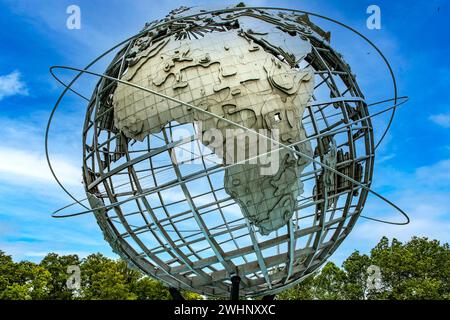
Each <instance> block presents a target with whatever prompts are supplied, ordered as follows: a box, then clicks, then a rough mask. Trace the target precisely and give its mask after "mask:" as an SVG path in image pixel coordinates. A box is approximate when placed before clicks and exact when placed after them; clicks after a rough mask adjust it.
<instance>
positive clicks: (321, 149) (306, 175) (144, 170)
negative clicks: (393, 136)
mask: <svg viewBox="0 0 450 320" xmlns="http://www.w3.org/2000/svg"><path fill="white" fill-rule="evenodd" d="M243 18H246V19H249V18H250V19H254V20H255V21H258V22H259V23H265V24H270V25H272V26H275V27H276V28H278V29H279V30H281V31H282V32H284V33H285V34H286V37H289V38H292V39H294V38H296V37H298V38H301V39H303V40H306V41H308V42H309V43H310V44H311V48H312V49H311V51H310V52H309V53H308V54H307V55H306V56H305V57H304V61H303V63H306V66H309V67H312V68H313V70H314V80H315V82H314V93H313V95H312V97H311V100H310V101H309V102H308V104H307V106H306V109H305V112H304V114H303V117H302V120H301V121H302V125H303V127H304V129H305V131H306V139H305V140H307V141H309V142H310V143H311V146H312V150H313V154H312V155H311V158H312V161H311V162H310V163H309V165H308V166H307V167H306V168H305V169H304V170H303V171H302V172H301V175H300V180H301V182H302V183H303V186H304V190H303V193H302V194H300V195H299V196H298V197H297V199H296V206H295V211H294V214H293V215H292V218H291V219H290V220H289V222H288V223H286V225H285V226H284V227H282V228H280V229H278V230H276V231H274V232H271V233H270V234H268V235H261V234H260V233H259V232H258V230H257V228H256V227H255V226H254V225H252V224H251V223H249V221H248V219H246V218H245V216H244V215H242V213H241V210H240V207H239V206H238V205H237V203H236V201H235V199H233V198H232V197H231V196H230V195H229V194H227V192H225V187H224V183H223V179H224V170H225V169H226V167H227V165H225V164H223V163H220V161H217V157H216V156H215V155H214V153H213V152H212V151H211V150H208V149H205V148H202V143H201V141H200V140H199V139H198V135H197V132H196V130H197V127H196V126H195V125H194V124H193V123H191V124H190V123H183V124H180V123H178V122H176V121H172V122H170V123H168V124H167V125H165V126H164V127H163V128H162V130H161V131H160V132H159V133H152V134H149V135H147V136H146V137H145V138H144V139H143V140H142V141H138V140H135V139H129V138H127V137H126V136H125V135H124V133H123V132H122V131H120V130H118V129H117V128H116V126H115V122H114V103H113V100H114V92H115V90H116V88H117V85H118V83H122V84H125V85H130V86H133V84H132V83H129V82H126V81H124V80H123V76H124V74H125V73H126V70H127V68H128V66H129V64H130V63H133V58H135V57H136V52H135V51H136V50H137V52H139V50H142V48H145V46H148V45H149V44H150V45H151V43H153V42H154V41H155V40H157V39H163V38H165V37H175V38H178V39H186V38H189V39H192V40H193V41H195V39H196V38H197V37H202V36H204V34H205V33H214V32H227V31H229V30H232V29H239V28H241V25H240V24H239V21H240V19H243ZM241 31H242V32H246V31H247V35H251V32H248V30H241ZM253 41H254V42H255V43H256V45H257V46H259V47H261V48H262V50H265V51H267V52H269V53H270V54H272V55H273V56H274V57H276V59H279V60H280V61H282V62H283V63H286V64H288V65H289V66H290V67H291V68H299V65H298V64H297V63H298V61H296V60H295V59H292V55H290V54H289V53H288V52H285V51H283V50H282V49H280V47H276V46H272V45H271V44H270V43H267V42H264V41H258V39H257V38H256V37H255V38H254V39H253ZM136 48H137V49H136ZM303 67H304V66H303ZM68 69H70V68H68ZM72 70H78V69H75V68H73V69H72ZM80 71H81V72H86V73H88V74H89V73H90V74H94V75H96V74H95V73H93V72H89V71H86V70H83V71H82V70H80ZM99 76H101V79H100V81H99V82H98V84H97V86H96V88H95V90H94V92H93V95H92V97H91V99H89V104H88V108H87V113H86V118H85V123H84V129H83V145H84V149H83V177H84V185H85V189H86V193H87V196H88V200H89V204H90V206H91V208H92V212H94V214H95V217H96V219H97V221H98V224H99V226H100V228H101V230H102V231H103V233H104V236H105V239H106V240H107V241H108V242H109V244H110V245H111V247H112V248H113V250H114V251H115V252H116V253H117V254H119V255H120V256H121V257H122V258H124V259H125V260H126V261H127V262H128V263H129V264H130V265H131V266H133V267H134V268H136V269H138V270H141V271H142V272H144V273H145V274H147V275H149V276H151V277H153V278H156V279H158V280H161V281H162V282H163V283H165V284H166V285H168V286H170V287H173V288H178V289H186V290H191V291H195V292H198V293H201V294H204V295H208V296H228V295H229V294H230V292H231V290H232V283H231V280H230V278H231V277H232V276H233V275H238V276H239V277H240V279H241V283H240V295H242V296H247V297H253V296H261V295H269V294H275V293H277V292H280V291H282V290H284V289H286V288H288V287H290V286H292V285H294V284H296V283H299V282H300V281H302V280H303V279H304V278H305V277H307V276H308V275H310V274H311V273H312V272H314V271H315V270H317V269H318V268H319V267H320V266H321V265H322V264H323V263H324V262H325V261H326V260H327V258H329V257H330V256H331V255H332V254H333V252H334V251H335V250H336V249H337V248H338V247H339V245H340V244H341V243H342V241H343V240H344V239H345V238H346V236H347V235H348V234H349V233H350V231H351V230H352V228H353V226H354V225H355V223H356V221H357V219H358V218H359V217H360V216H361V212H362V209H363V207H364V204H365V201H366V199H367V196H368V193H369V191H370V185H371V182H372V174H373V166H374V157H375V149H376V147H375V142H374V134H373V127H372V123H371V115H370V113H369V108H368V105H367V103H366V100H365V97H364V95H363V94H362V92H361V90H360V88H359V87H358V84H357V82H356V80H355V76H354V75H353V74H352V72H351V69H350V67H349V65H348V64H347V63H346V62H345V61H344V60H343V58H342V56H341V55H340V54H339V53H337V52H336V51H335V50H333V48H332V47H331V46H330V34H329V33H327V32H324V31H323V30H322V29H320V28H319V27H318V26H316V25H315V24H314V23H312V22H311V21H310V19H309V16H308V14H301V13H298V12H294V11H289V10H285V11H279V10H271V9H262V8H233V9H227V10H223V11H214V12H206V11H202V10H200V11H199V12H197V13H195V14H192V12H191V11H188V10H187V8H181V9H179V10H175V11H173V12H171V13H170V14H169V15H168V16H167V17H166V18H165V19H163V20H160V21H155V22H152V23H149V24H147V25H146V26H145V28H144V30H143V31H142V32H140V33H139V35H138V36H136V37H133V38H132V39H131V40H130V41H128V42H127V43H126V44H125V45H124V46H123V48H122V49H120V51H119V52H118V53H117V54H116V56H115V58H114V59H113V61H112V62H111V64H110V65H109V67H108V68H107V70H106V71H105V74H104V75H99ZM134 86H135V87H137V86H136V85H134ZM139 89H142V90H147V91H148V92H151V93H153V94H158V93H156V92H154V91H152V90H150V89H145V88H140V87H139ZM159 94H160V95H161V96H162V97H164V94H163V93H159ZM166 98H167V99H169V100H172V101H178V100H177V99H175V98H173V97H166ZM178 102H180V101H178ZM180 103H182V104H185V105H186V106H191V107H194V108H195V107H196V106H192V105H190V104H189V103H187V102H183V101H181V102H180ZM394 109H395V108H394ZM180 128H183V129H184V130H187V131H188V132H191V136H189V137H184V138H182V139H179V138H178V137H177V136H176V133H175V131H176V130H177V129H180ZM249 130H250V129H249ZM304 142H305V141H296V142H295V143H293V144H292V145H281V146H280V148H289V149H290V150H291V151H292V152H294V153H298V154H299V155H300V156H302V154H301V151H299V149H298V148H296V147H297V146H298V145H299V144H301V143H304ZM180 149H182V150H184V151H186V152H188V153H190V154H191V157H190V158H189V159H187V160H182V159H178V158H177V156H176V150H180ZM303 156H304V155H303ZM192 160H197V165H192V164H191V162H192ZM88 211H90V210H87V211H86V212H88Z"/></svg>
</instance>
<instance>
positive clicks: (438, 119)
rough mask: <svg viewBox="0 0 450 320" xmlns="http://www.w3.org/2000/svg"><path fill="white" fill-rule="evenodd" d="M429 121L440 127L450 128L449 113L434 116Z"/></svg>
mask: <svg viewBox="0 0 450 320" xmlns="http://www.w3.org/2000/svg"><path fill="white" fill-rule="evenodd" d="M429 119H430V120H431V121H433V122H434V123H436V124H437V125H440V126H441V127H444V128H450V113H439V114H434V115H431V116H430V117H429Z"/></svg>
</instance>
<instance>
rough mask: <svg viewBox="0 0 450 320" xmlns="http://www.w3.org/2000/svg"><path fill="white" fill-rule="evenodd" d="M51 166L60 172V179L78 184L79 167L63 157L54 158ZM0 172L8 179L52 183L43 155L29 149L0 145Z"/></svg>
mask: <svg viewBox="0 0 450 320" xmlns="http://www.w3.org/2000/svg"><path fill="white" fill-rule="evenodd" d="M53 166H54V167H55V170H56V171H57V172H59V173H60V177H61V180H62V181H64V183H67V184H71V185H80V182H81V169H79V168H77V167H76V166H74V165H73V164H71V163H69V162H68V161H67V160H65V159H61V158H60V159H54V160H53ZM0 172H1V173H2V177H4V178H8V180H9V181H11V178H12V179H17V181H21V180H22V179H25V180H26V183H27V184H28V183H30V179H31V180H37V181H39V182H45V183H52V184H53V183H54V179H53V177H52V175H51V172H50V169H49V167H48V165H47V162H46V160H45V158H44V157H43V155H41V154H39V153H35V152H31V151H29V150H25V149H23V150H21V149H13V148H4V147H0Z"/></svg>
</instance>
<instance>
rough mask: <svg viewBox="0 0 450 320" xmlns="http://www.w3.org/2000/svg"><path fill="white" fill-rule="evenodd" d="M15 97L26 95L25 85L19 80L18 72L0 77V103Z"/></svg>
mask: <svg viewBox="0 0 450 320" xmlns="http://www.w3.org/2000/svg"><path fill="white" fill-rule="evenodd" d="M15 95H25V96H26V95H28V88H27V85H26V84H25V82H23V81H22V80H21V74H20V72H19V71H13V72H11V73H10V74H6V75H3V76H0V101H1V100H3V98H5V97H10V96H15Z"/></svg>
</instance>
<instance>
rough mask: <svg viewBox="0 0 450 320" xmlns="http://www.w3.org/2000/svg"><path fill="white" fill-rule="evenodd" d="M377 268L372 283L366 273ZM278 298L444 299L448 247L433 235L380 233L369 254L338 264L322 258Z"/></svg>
mask: <svg viewBox="0 0 450 320" xmlns="http://www.w3.org/2000/svg"><path fill="white" fill-rule="evenodd" d="M370 266H375V267H377V268H379V271H380V277H379V282H378V285H375V283H374V282H372V281H371V280H370V278H369V276H371V273H370V272H368V268H369V267H370ZM279 298H280V299H287V300H296V299H350V300H362V299H392V300H405V299H446V300H449V299H450V249H449V245H448V244H447V243H446V244H443V245H441V244H440V243H439V241H437V240H428V239H427V238H418V237H413V238H412V239H411V240H410V241H408V242H406V243H402V242H400V241H398V240H396V239H393V240H392V241H391V242H389V240H388V239H387V238H386V237H383V238H382V239H381V240H380V242H379V243H378V244H377V245H376V246H375V248H373V249H372V250H371V251H370V255H366V254H361V253H359V252H358V251H355V252H353V253H352V254H351V255H350V256H349V257H348V258H347V259H346V260H345V261H344V262H343V264H342V268H338V267H337V266H336V265H335V264H334V263H333V262H328V263H327V264H326V265H325V266H324V267H323V268H322V270H321V271H320V272H318V273H316V274H314V275H312V276H311V277H310V278H309V279H308V280H307V281H304V282H302V283H301V284H299V285H296V286H295V287H293V288H292V289H289V290H287V291H285V292H283V293H282V294H280V295H279Z"/></svg>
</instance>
